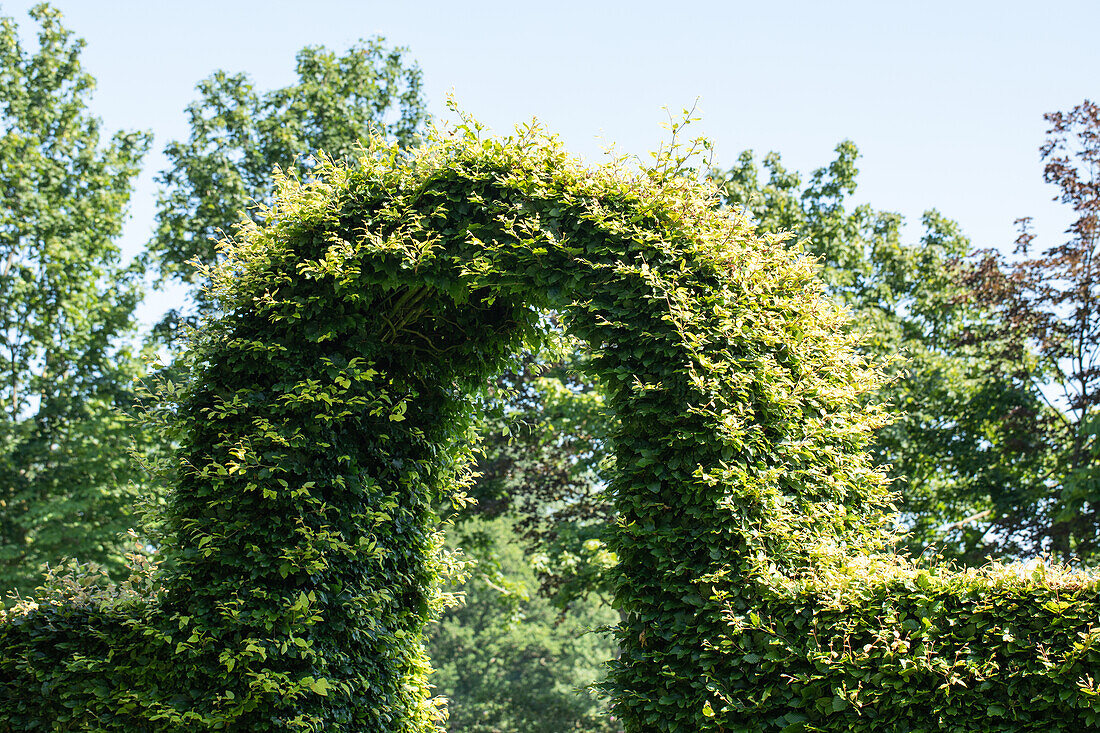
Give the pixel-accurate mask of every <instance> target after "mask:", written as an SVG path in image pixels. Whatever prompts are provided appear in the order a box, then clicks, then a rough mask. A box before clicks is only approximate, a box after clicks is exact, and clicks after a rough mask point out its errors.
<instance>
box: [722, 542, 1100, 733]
mask: <svg viewBox="0 0 1100 733" xmlns="http://www.w3.org/2000/svg"><path fill="white" fill-rule="evenodd" d="M825 565H827V564H825ZM1098 587H1100V580H1098V579H1097V578H1096V577H1095V576H1086V575H1083V574H1081V573H1074V572H1069V571H1067V570H1065V569H1062V568H1058V567H1050V566H1045V565H1042V564H1037V563H1029V564H1027V565H993V566H989V567H986V568H982V569H980V570H967V571H964V572H952V571H949V570H946V569H944V568H941V567H917V566H915V565H913V564H911V563H909V562H906V561H904V560H901V559H899V558H896V557H873V558H865V559H862V560H860V559H856V560H845V561H842V562H839V563H837V564H836V565H835V566H834V567H832V568H831V569H829V568H827V567H818V568H817V569H816V572H815V573H813V574H809V575H807V576H806V577H805V578H804V579H801V580H798V581H790V582H786V583H780V584H776V585H775V586H773V588H772V589H771V590H772V593H771V595H770V597H768V598H765V599H762V600H763V602H762V603H760V604H759V605H758V606H757V607H756V608H755V609H745V608H744V604H743V603H742V602H740V601H739V600H732V599H731V601H730V602H729V603H728V604H727V606H726V610H727V614H728V619H729V621H730V625H729V631H728V632H727V633H726V634H724V636H723V638H721V639H720V640H719V641H718V642H717V644H716V647H717V648H716V649H715V652H717V653H719V654H721V655H722V656H723V657H728V658H729V659H728V660H727V661H726V664H730V662H731V661H732V662H734V663H736V662H740V665H739V666H740V672H739V673H738V674H734V675H726V676H724V678H723V679H722V680H721V681H720V682H719V683H717V684H716V685H715V689H714V690H713V692H712V696H711V698H710V700H709V702H708V704H707V705H706V712H707V714H708V715H712V716H713V720H714V721H715V722H716V723H718V724H719V725H721V728H718V729H719V730H727V731H838V732H839V731H853V732H858V731H867V733H879V732H880V731H912V732H913V733H918V732H920V731H926V732H928V733H932V732H933V731H945V732H951V733H964V732H965V733H970V732H972V731H978V730H981V731H1036V732H1037V733H1038V732H1039V731H1051V732H1052V733H1053V732H1056V731H1064V732H1065V733H1072V732H1073V731H1083V730H1094V729H1100V688H1098V685H1097V682H1098V680H1097V673H1098V671H1100V597H1098V593H1097V590H1098Z"/></svg>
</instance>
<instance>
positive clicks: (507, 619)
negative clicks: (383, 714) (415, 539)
mask: <svg viewBox="0 0 1100 733" xmlns="http://www.w3.org/2000/svg"><path fill="white" fill-rule="evenodd" d="M450 543H451V544H452V545H456V546H459V547H462V548H464V549H466V550H467V551H472V552H474V553H476V555H477V556H478V557H479V558H480V561H479V568H478V570H477V572H475V573H474V574H473V575H472V576H471V577H470V578H469V580H468V581H466V582H465V583H461V584H458V585H457V586H455V587H454V590H455V591H458V592H461V593H463V594H464V596H465V601H464V603H463V604H462V605H461V606H459V607H457V608H453V609H451V610H449V611H447V612H445V613H444V615H443V618H442V619H440V622H439V623H438V624H434V625H433V626H431V627H429V628H430V632H429V638H428V651H429V654H430V655H431V658H432V665H433V666H434V667H435V668H436V671H435V673H434V674H433V676H432V684H433V685H434V686H435V688H436V690H435V691H436V694H438V695H443V696H444V697H446V698H448V699H449V700H450V703H449V705H448V710H449V715H450V717H449V720H448V723H447V729H448V730H449V731H451V733H561V732H562V731H578V732H579V731H586V732H587V733H611V732H612V731H615V730H619V728H618V726H617V725H616V724H615V723H614V721H612V720H611V719H610V718H609V716H608V714H607V711H606V709H605V707H604V705H603V704H602V702H601V701H600V700H599V699H598V698H597V697H596V696H595V694H594V693H593V692H592V691H591V690H589V689H587V688H586V686H587V685H591V684H594V683H595V682H597V681H599V680H600V679H601V678H602V677H603V675H604V671H605V670H604V669H603V663H604V660H607V659H610V658H612V657H613V656H614V655H615V642H614V640H613V639H612V638H611V637H610V635H608V634H601V633H599V632H598V629H599V628H600V627H602V626H606V625H609V624H611V623H614V622H615V621H617V620H618V616H617V615H616V614H615V612H614V611H612V610H611V608H610V607H609V606H607V605H605V604H597V603H575V604H573V605H572V606H571V607H570V608H569V609H567V610H565V611H562V610H559V609H558V608H556V607H555V606H554V605H553V604H552V603H551V601H550V600H549V599H548V598H547V597H546V596H545V595H542V594H539V593H536V592H535V591H536V590H537V586H538V580H537V578H536V575H535V572H534V570H533V569H532V566H531V562H530V553H531V548H530V547H529V545H528V544H527V542H525V541H522V540H519V539H518V538H517V530H516V528H514V527H513V526H512V523H511V520H510V519H509V518H507V517H498V518H496V519H491V520H485V519H480V518H472V519H470V520H468V521H466V522H463V523H462V524H461V525H460V526H459V527H458V528H457V529H456V530H455V531H453V532H452V533H451V537H450Z"/></svg>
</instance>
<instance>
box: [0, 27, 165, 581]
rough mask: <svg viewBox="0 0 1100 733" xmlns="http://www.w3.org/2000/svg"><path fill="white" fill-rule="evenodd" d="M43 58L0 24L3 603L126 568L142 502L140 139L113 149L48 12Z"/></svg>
mask: <svg viewBox="0 0 1100 733" xmlns="http://www.w3.org/2000/svg"><path fill="white" fill-rule="evenodd" d="M30 17H31V19H32V20H33V21H34V22H35V23H36V24H37V26H38V28H37V42H38V48H37V49H36V50H33V51H28V50H27V49H25V48H24V45H23V42H22V40H21V38H20V34H19V29H18V27H17V25H16V23H15V21H14V20H12V19H11V18H3V19H2V20H0V126H2V131H3V137H2V138H0V190H2V191H3V195H2V198H0V201H2V203H0V324H2V325H0V328H2V330H3V343H2V345H0V587H2V588H3V589H4V590H5V591H7V590H9V589H15V590H20V591H26V590H28V588H32V587H33V586H34V585H35V584H36V583H37V582H38V580H39V578H40V576H41V571H42V570H43V568H44V566H45V564H46V563H47V562H56V561H57V560H58V559H59V558H62V557H74V558H77V559H79V560H81V561H95V562H99V563H103V564H105V565H106V566H108V567H109V568H110V567H115V566H117V565H119V564H120V563H121V561H122V560H121V557H122V551H121V549H120V541H119V539H118V535H119V533H120V532H123V531H124V530H126V529H128V528H130V527H131V526H133V519H132V518H131V517H130V516H128V513H127V507H129V506H131V505H133V503H134V501H135V499H136V497H137V496H138V495H140V494H141V493H142V490H141V484H142V480H143V479H142V476H141V475H140V474H139V473H138V470H137V468H136V466H135V465H134V464H133V463H132V461H131V460H130V457H129V455H128V449H129V448H130V441H131V430H130V428H129V426H128V425H127V424H126V422H125V420H124V419H123V417H122V415H121V413H120V412H119V410H118V408H119V407H128V406H129V404H130V403H131V401H132V399H131V382H132V379H133V377H134V375H135V374H137V373H138V369H139V364H138V362H137V360H136V359H135V358H134V356H133V354H132V353H131V351H130V349H129V347H128V340H129V339H132V337H133V327H134V323H133V311H134V307H135V305H136V304H137V302H138V299H139V297H140V292H141V291H140V280H141V274H142V273H141V271H140V269H138V268H136V267H132V266H129V265H127V264H125V263H123V262H122V260H121V257H120V253H119V249H118V246H117V245H116V244H115V241H114V240H115V238H116V237H117V236H118V234H119V232H120V230H121V228H122V222H123V218H124V215H125V209H126V205H127V203H128V201H129V198H130V191H131V183H132V180H133V178H134V176H135V175H136V173H137V172H138V167H139V164H140V162H141V158H142V156H143V155H144V154H145V152H146V150H147V148H148V145H149V136H148V135H147V134H144V133H133V132H118V133H115V134H114V135H113V136H112V137H111V138H110V140H108V141H106V142H104V141H103V140H101V135H100V126H101V125H100V121H99V120H98V119H96V118H95V117H93V116H91V115H90V114H88V110H87V104H88V99H89V97H90V95H91V93H92V90H93V87H94V80H93V79H92V77H91V76H89V75H88V74H87V73H85V72H84V71H83V69H82V68H81V65H80V54H81V50H82V48H83V42H81V41H80V40H78V39H75V38H73V36H72V34H71V33H70V32H69V31H68V30H66V29H65V28H64V26H63V25H62V22H61V15H60V13H58V12H57V11H56V10H54V9H52V8H50V7H49V6H47V5H38V6H36V7H35V8H34V9H32V10H31V11H30Z"/></svg>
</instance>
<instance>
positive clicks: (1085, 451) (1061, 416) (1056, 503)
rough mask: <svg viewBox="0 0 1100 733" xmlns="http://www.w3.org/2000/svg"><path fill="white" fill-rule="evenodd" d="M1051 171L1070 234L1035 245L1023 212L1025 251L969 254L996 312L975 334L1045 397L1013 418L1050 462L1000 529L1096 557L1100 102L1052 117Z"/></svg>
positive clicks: (1099, 515)
mask: <svg viewBox="0 0 1100 733" xmlns="http://www.w3.org/2000/svg"><path fill="white" fill-rule="evenodd" d="M1045 118H1046V120H1047V122H1049V123H1050V128H1049V129H1048V130H1047V137H1046V140H1045V142H1044V143H1043V145H1042V147H1041V148H1040V155H1041V158H1042V160H1043V161H1044V163H1045V165H1044V168H1043V179H1044V180H1045V181H1046V182H1047V183H1051V184H1053V185H1054V186H1055V187H1057V194H1056V195H1055V197H1054V200H1055V201H1059V202H1061V203H1063V204H1067V205H1068V206H1069V207H1070V208H1071V210H1072V212H1073V217H1074V218H1073V222H1072V223H1071V224H1070V226H1069V228H1068V229H1067V230H1066V234H1067V235H1068V239H1066V241H1065V242H1062V243H1061V244H1057V245H1054V246H1052V247H1049V248H1048V249H1045V250H1042V251H1040V252H1036V251H1035V249H1036V246H1035V245H1036V242H1035V236H1034V234H1033V233H1032V230H1031V219H1030V218H1024V219H1020V220H1019V221H1018V222H1017V223H1018V225H1019V227H1020V236H1019V237H1018V238H1017V240H1016V251H1015V254H1016V257H1015V258H1014V259H1013V260H1009V259H1008V258H1006V257H1004V256H1003V255H1001V254H1000V253H998V252H996V251H992V250H986V251H983V252H981V253H979V254H978V256H976V257H975V258H974V259H973V260H971V261H970V262H969V263H968V264H969V267H968V270H967V274H968V283H969V285H970V286H971V290H970V292H969V293H968V298H969V300H970V301H971V302H973V303H977V304H979V305H980V306H982V307H985V308H988V309H991V310H992V311H993V312H995V313H996V315H997V318H996V319H995V320H993V321H991V322H990V323H989V324H987V327H986V328H984V329H982V330H980V331H978V330H976V331H975V332H974V334H973V335H972V338H973V340H974V341H977V342H981V343H983V344H987V345H988V346H989V348H990V349H991V350H993V352H994V355H995V357H996V358H993V359H991V360H990V361H989V364H988V370H989V371H990V372H996V373H998V374H1003V375H1004V376H1005V378H1007V379H1009V380H1011V381H1012V382H1013V383H1015V384H1016V385H1018V389H1020V390H1027V391H1029V392H1030V393H1032V394H1035V395H1037V396H1038V398H1039V399H1040V400H1041V401H1042V404H1040V405H1039V406H1038V407H1037V408H1036V409H1033V410H1030V411H1027V412H1022V413H1019V414H1012V415H1007V416H1005V420H1006V421H1008V420H1012V421H1015V422H1018V423H1021V424H1023V426H1024V429H1025V430H1027V431H1030V432H1031V433H1032V434H1034V436H1035V443H1036V445H1034V446H1032V449H1033V450H1036V451H1038V453H1039V455H1041V456H1042V459H1043V461H1042V463H1043V469H1044V470H1043V472H1042V473H1041V474H1039V475H1038V476H1037V477H1036V480H1033V481H1031V482H1028V483H1026V484H1022V485H1020V487H1019V488H1018V490H1017V491H1016V492H1015V493H1013V494H1012V495H1011V496H1010V497H1009V498H1010V499H1011V501H1005V502H1004V504H1003V506H1000V507H998V509H999V511H998V514H997V523H998V526H999V527H1000V528H1001V531H1002V533H1003V534H1005V535H1006V536H1008V537H1010V538H1012V541H1013V542H1014V543H1015V544H1017V545H1018V546H1020V547H1021V548H1022V549H1023V550H1024V551H1029V552H1035V551H1037V550H1040V549H1042V550H1047V551H1050V552H1052V553H1054V554H1056V555H1058V556H1060V557H1062V558H1067V559H1068V558H1072V557H1077V558H1080V559H1084V560H1086V561H1095V559H1096V557H1097V555H1098V554H1100V470H1098V462H1097V459H1098V457H1100V439H1098V438H1100V422H1098V420H1097V414H1098V406H1100V261H1098V257H1100V254H1098V252H1097V248H1098V246H1100V106H1098V105H1096V104H1095V103H1094V102H1091V101H1088V100H1086V101H1084V102H1083V103H1081V104H1079V105H1077V106H1076V107H1074V108H1073V109H1071V110H1070V111H1068V112H1052V113H1050V114H1047V115H1045Z"/></svg>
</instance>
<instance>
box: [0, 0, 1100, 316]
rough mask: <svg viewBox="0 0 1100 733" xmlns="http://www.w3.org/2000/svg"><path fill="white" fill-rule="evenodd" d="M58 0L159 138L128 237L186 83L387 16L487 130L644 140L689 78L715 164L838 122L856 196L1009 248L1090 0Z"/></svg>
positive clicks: (430, 81) (591, 153)
mask: <svg viewBox="0 0 1100 733" xmlns="http://www.w3.org/2000/svg"><path fill="white" fill-rule="evenodd" d="M31 5H33V3H32V2H26V1H23V0H20V1H18V2H16V1H12V0H6V1H5V0H0V12H2V14H3V15H8V16H13V17H15V18H16V19H17V20H19V21H20V23H21V24H23V23H29V21H28V20H27V18H26V10H27V9H28V8H29V7H30V6H31ZM54 5H55V6H56V7H59V8H60V9H61V10H62V11H63V12H64V13H65V16H66V24H67V25H68V26H69V27H70V28H71V29H73V30H74V31H75V32H76V33H77V34H78V35H80V36H82V37H83V38H85V39H86V40H87V43H88V45H87V49H86V52H85V56H84V62H85V66H86V68H87V69H88V70H89V71H90V72H91V73H92V74H94V75H95V76H96V77H97V78H98V81H99V86H98V90H97V92H96V96H95V101H94V104H93V108H94V110H95V112H96V113H97V114H98V115H100V116H101V117H102V118H103V119H104V121H105V123H106V126H107V127H108V128H109V129H117V128H128V129H146V130H151V131H152V132H153V133H154V134H155V136H156V141H155V143H154V146H155V149H156V151H157V152H156V154H154V155H151V156H150V157H149V159H148V161H147V163H146V171H145V173H144V174H143V176H142V178H141V179H140V181H139V187H138V190H137V192H136V195H135V199H134V204H133V207H132V211H133V219H132V221H131V223H130V225H129V227H128V229H127V232H126V237H125V246H126V248H127V250H128V251H130V252H134V251H136V250H137V249H139V248H140V247H141V245H142V243H143V242H144V241H145V239H146V238H147V237H148V234H149V232H150V231H151V227H152V218H153V201H154V196H155V186H154V184H153V174H154V173H155V172H156V171H157V170H159V169H160V168H161V167H162V166H163V165H164V159H163V158H162V157H161V156H160V154H159V151H160V150H161V149H162V148H163V146H164V144H165V143H167V142H168V141H169V140H171V139H175V138H182V137H185V136H186V135H187V129H186V125H185V120H184V116H183V108H184V106H185V105H186V104H187V103H188V102H190V101H191V100H192V99H193V98H194V96H195V94H194V85H195V83H196V82H197V81H198V80H199V79H201V78H203V77H205V76H207V75H208V74H210V72H212V71H213V70H214V69H218V68H221V69H226V70H228V71H247V72H249V73H250V74H251V75H252V77H253V78H254V80H255V82H256V84H257V86H258V87H259V88H261V89H267V88H271V87H274V86H281V85H284V84H287V83H290V82H291V81H293V78H294V74H293V67H294V55H295V52H296V51H297V50H298V49H299V48H301V47H302V46H304V45H310V44H322V45H326V46H329V47H330V48H334V49H340V50H342V49H344V48H346V47H348V46H349V45H351V44H352V43H353V42H354V41H355V40H356V39H358V38H363V37H368V36H372V35H376V34H380V35H384V36H385V37H386V38H387V39H388V40H389V41H390V42H391V43H393V44H397V45H403V46H407V47H408V49H409V51H410V53H411V55H412V57H413V58H415V59H416V60H417V61H418V62H419V63H420V66H421V68H422V69H423V72H424V77H425V81H426V90H427V97H428V100H429V104H430V109H431V110H432V111H433V112H434V113H437V114H445V107H444V100H445V96H446V94H447V93H448V92H449V91H451V90H453V91H454V94H455V96H456V99H457V101H458V103H459V104H460V105H461V106H462V107H463V108H465V109H466V110H468V111H469V112H471V113H473V114H474V115H475V116H476V117H478V118H480V119H482V120H483V121H485V122H486V123H488V124H489V125H490V126H491V127H492V128H494V129H495V130H498V131H507V130H508V129H510V128H511V126H512V125H513V124H515V123H517V122H520V121H524V120H527V119H529V118H530V117H532V116H537V117H539V118H540V119H541V120H543V121H544V122H545V123H546V124H547V125H548V126H549V127H550V128H551V129H552V130H553V131H556V132H559V133H560V134H561V135H562V136H563V138H564V139H565V141H566V142H567V144H568V145H569V146H570V147H571V148H572V149H573V150H575V151H576V152H577V153H580V154H583V155H585V156H586V157H588V158H589V159H593V158H597V157H598V156H599V155H600V152H601V150H602V149H603V147H604V146H605V145H606V144H608V143H610V142H615V143H616V144H617V147H618V149H619V150H620V151H623V152H629V153H638V154H644V153H645V152H646V151H648V150H651V149H652V148H654V147H655V146H656V145H657V144H658V143H659V142H660V140H661V139H662V135H663V131H662V130H661V129H660V126H659V125H660V123H661V122H662V120H664V119H666V117H665V113H664V112H662V111H661V108H662V107H665V106H667V107H669V108H673V109H679V108H680V107H684V106H689V107H690V106H691V105H692V104H693V103H694V101H695V99H696V98H700V105H699V109H700V110H701V111H702V113H703V115H704V121H703V123H702V124H701V126H700V130H701V131H702V132H705V133H706V134H707V135H708V136H710V137H712V138H713V139H714V140H715V141H716V142H717V143H718V156H717V161H716V162H717V163H718V164H719V165H729V164H731V163H732V162H733V160H734V158H735V157H736V155H737V153H738V152H740V151H741V150H743V149H745V148H752V149H755V150H756V151H757V152H758V153H764V152H767V151H769V150H776V151H779V152H780V153H782V154H783V156H784V158H785V160H786V161H787V163H788V164H789V165H790V166H791V167H794V168H797V169H799V170H802V171H804V172H808V171H809V170H810V169H812V168H814V167H817V166H820V165H823V164H825V163H826V162H828V160H829V159H830V157H831V153H832V149H833V147H834V146H835V145H836V143H837V142H839V141H840V140H842V139H845V138H850V139H852V140H854V141H855V142H856V143H857V144H858V145H859V147H860V149H861V151H862V153H863V159H862V161H861V165H860V168H861V175H860V180H861V188H860V192H859V198H861V199H862V200H866V201H869V202H871V203H872V204H873V205H875V206H876V207H878V208H882V209H889V210H893V211H898V212H900V213H902V214H904V215H905V216H906V218H907V219H908V220H910V221H915V220H916V218H917V217H919V215H920V213H921V212H922V211H923V210H925V209H927V208H931V207H935V208H938V209H940V210H941V211H942V212H943V213H944V214H946V215H947V216H949V217H952V218H954V219H957V220H959V221H960V222H961V223H962V226H963V229H964V231H965V232H966V233H968V234H969V235H970V236H971V237H972V238H973V240H974V243H975V245H976V246H1000V247H1005V248H1007V247H1008V246H1010V244H1011V241H1012V239H1013V238H1014V229H1013V225H1012V222H1013V220H1014V219H1016V218H1017V217H1019V216H1024V215H1035V216H1037V217H1038V219H1039V222H1038V223H1039V226H1038V231H1039V232H1040V234H1041V235H1042V236H1044V237H1046V238H1047V239H1046V241H1047V242H1049V243H1053V238H1054V237H1057V236H1058V234H1059V233H1060V231H1061V228H1062V227H1064V225H1065V223H1066V221H1067V219H1066V218H1065V214H1064V212H1062V211H1060V210H1059V207H1057V206H1055V205H1054V204H1051V203H1050V198H1051V196H1052V195H1053V190H1052V189H1051V188H1050V187H1048V186H1046V185H1045V184H1043V183H1042V175H1041V166H1040V163H1039V159H1038V152H1037V148H1038V146H1039V144H1040V143H1041V141H1042V138H1043V133H1044V131H1045V129H1046V128H1045V123H1044V121H1043V119H1042V115H1043V113H1044V112H1048V111H1053V110H1064V109H1069V108H1070V107H1072V106H1073V105H1075V104H1077V103H1079V102H1080V101H1081V100H1083V99H1085V98H1092V99H1097V98H1098V97H1100V76H1098V71H1100V63H1098V62H1100V44H1098V30H1100V2H1097V1H1096V0H1088V1H1085V0H1076V1H1072V2H1071V1H1060V0H1048V1H1047V2H1043V3H1040V2H1013V1H1008V0H1002V1H1001V2H967V1H966V0H955V2H940V1H938V0H936V1H931V2H930V1H927V0H926V1H924V2H907V3H900V2H889V0H878V1H877V2H874V1H871V2H827V1H822V0H816V1H800V2H781V1H773V2H770V3H769V2H753V3H747V2H740V1H739V0H727V1H726V2H680V3H674V2H661V3H657V2H649V1H647V0H635V1H634V2H614V3H612V2H598V0H589V2H574V1H573V0H560V1H559V2H553V3H532V2H523V1H522V0H510V1H509V2H503V1H501V0H492V1H490V2H478V1H477V0H474V1H473V2H453V1H451V2H436V1H435V0H421V2H416V3H413V2H400V1H397V0H391V1H390V2H386V3H380V2H375V1H374V0H366V1H362V2H351V1H339V0H313V1H312V2H308V3H306V2H278V1H274V0H269V1H267V2H261V1H258V0H221V1H220V2H214V1H212V0H190V1H189V2H156V1H154V0H57V1H56V2H55V3H54ZM916 234H917V232H916V231H914V230H913V228H911V229H910V235H911V236H915V235H916ZM160 300H161V301H163V299H160Z"/></svg>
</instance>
